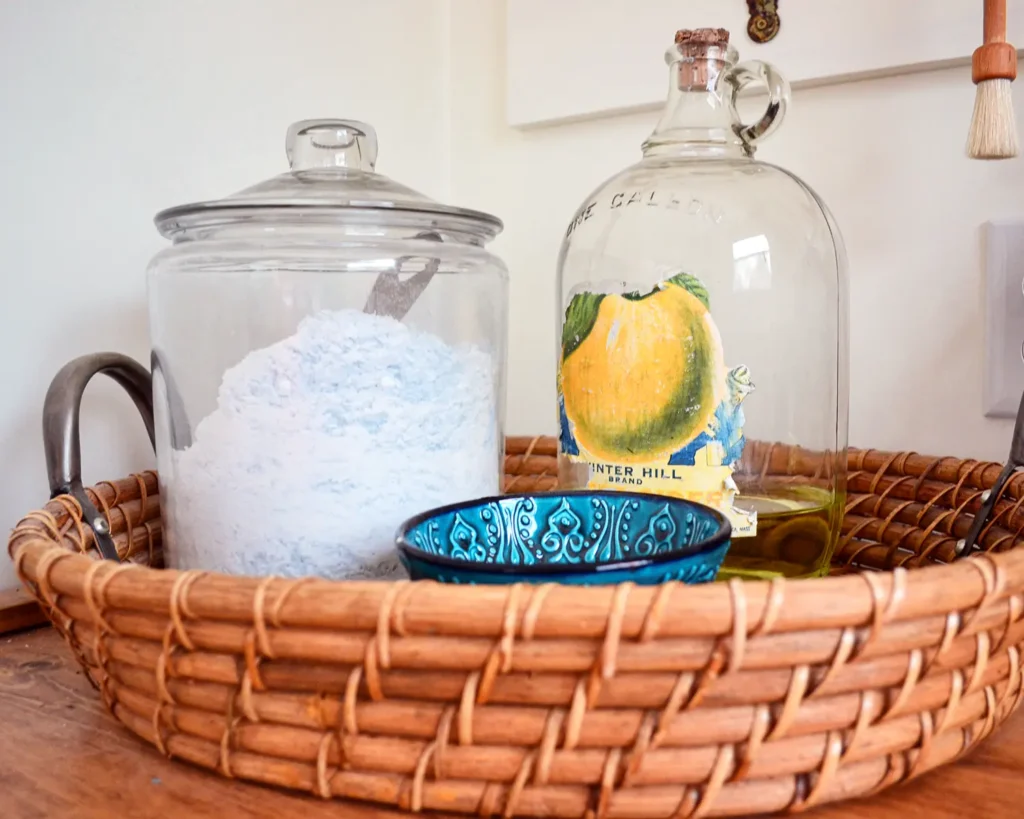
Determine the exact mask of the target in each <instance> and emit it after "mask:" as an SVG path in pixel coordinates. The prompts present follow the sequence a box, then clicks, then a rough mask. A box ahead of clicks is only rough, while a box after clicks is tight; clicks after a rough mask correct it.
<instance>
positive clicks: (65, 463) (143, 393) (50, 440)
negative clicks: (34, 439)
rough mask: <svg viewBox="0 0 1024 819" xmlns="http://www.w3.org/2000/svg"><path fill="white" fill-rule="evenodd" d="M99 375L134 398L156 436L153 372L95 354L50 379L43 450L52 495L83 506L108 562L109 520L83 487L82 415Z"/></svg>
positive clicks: (111, 550)
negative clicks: (84, 397)
mask: <svg viewBox="0 0 1024 819" xmlns="http://www.w3.org/2000/svg"><path fill="white" fill-rule="evenodd" d="M97 373H103V374H104V375H106V376H109V377H110V378H112V379H114V380H115V381H116V382H117V383H118V384H120V385H121V386H122V387H124V389H125V392H127V393H128V396H129V397H130V398H131V399H132V401H133V402H134V404H135V406H136V408H137V409H138V410H139V414H140V415H141V416H142V421H143V423H144V424H145V425H146V432H147V433H148V434H149V442H150V443H151V444H154V436H153V387H152V381H151V379H150V375H149V371H148V370H146V368H145V367H143V366H142V365H141V364H139V363H138V362H137V361H134V360H133V359H131V358H128V356H124V355H120V354H119V353H95V354H94V355H86V356H82V357H81V358H76V359H75V360H74V361H71V362H69V363H68V364H65V365H64V366H63V367H62V368H61V370H60V372H58V373H57V375H56V376H54V379H53V381H51V382H50V388H49V389H48V390H47V391H46V400H45V401H44V402H43V450H44V452H45V454H46V477H47V480H48V481H49V483H50V497H51V498H55V497H57V496H58V495H71V496H72V497H74V498H75V500H77V501H78V503H79V504H80V505H81V507H82V513H83V521H84V522H85V523H86V524H87V525H88V526H89V527H90V528H91V529H92V530H93V533H94V535H95V536H96V547H97V548H98V549H99V552H100V554H101V555H103V557H104V558H106V559H107V560H118V559H119V558H118V556H117V549H116V548H115V546H114V540H113V538H112V537H111V536H110V524H109V523H108V521H107V520H106V519H105V518H104V517H103V515H101V514H100V513H99V511H98V510H97V509H96V507H95V506H94V505H93V503H92V501H90V500H89V497H88V496H87V495H86V494H85V490H84V489H83V488H82V442H81V438H80V437H79V414H80V411H81V408H82V395H83V394H84V393H85V388H86V386H87V385H88V384H89V381H90V380H92V377H93V376H94V375H96V374H97Z"/></svg>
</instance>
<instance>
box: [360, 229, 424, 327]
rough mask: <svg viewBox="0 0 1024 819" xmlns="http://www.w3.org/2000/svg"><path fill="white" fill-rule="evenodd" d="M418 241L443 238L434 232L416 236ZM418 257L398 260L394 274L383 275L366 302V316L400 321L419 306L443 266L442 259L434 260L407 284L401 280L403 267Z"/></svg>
mask: <svg viewBox="0 0 1024 819" xmlns="http://www.w3.org/2000/svg"><path fill="white" fill-rule="evenodd" d="M416 238H417V239H429V240H430V241H432V242H440V241H441V236H440V235H439V234H437V233H435V232H434V231H432V230H431V231H425V232H423V233H419V234H417V235H416ZM414 258H416V257H415V256H403V257H402V258H401V259H399V260H398V262H397V264H396V265H395V268H396V269H395V270H394V271H388V272H387V273H381V274H380V275H379V276H378V277H377V280H376V281H375V282H374V283H373V289H372V290H371V291H370V297H369V298H368V299H367V300H366V305H365V306H364V307H363V312H364V313H372V314H373V315H376V316H391V318H393V319H396V320H398V321H401V320H402V319H403V318H404V317H405V315H406V314H407V313H408V312H409V311H410V310H411V309H412V306H413V304H415V303H416V299H418V298H419V297H420V294H421V293H422V292H423V291H424V290H425V289H426V287H427V285H428V284H429V283H430V280H431V279H432V278H433V277H434V274H435V273H437V269H438V268H439V267H440V266H441V260H440V259H431V260H430V261H429V262H428V263H427V265H426V267H424V268H423V269H422V270H421V271H419V272H418V273H414V274H413V275H412V276H410V277H409V278H408V279H405V280H404V281H403V280H401V279H399V272H400V271H401V269H402V265H403V264H406V263H407V262H408V261H409V260H410V259H414Z"/></svg>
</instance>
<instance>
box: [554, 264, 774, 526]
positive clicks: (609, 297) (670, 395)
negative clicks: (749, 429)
mask: <svg viewBox="0 0 1024 819" xmlns="http://www.w3.org/2000/svg"><path fill="white" fill-rule="evenodd" d="M753 389H754V386H753V384H752V383H751V381H750V373H749V372H748V370H747V368H746V367H735V368H733V369H731V370H729V369H727V368H726V366H725V356H724V354H723V349H722V339H721V336H720V335H719V333H718V328H717V327H716V326H715V322H714V320H713V319H712V317H711V309H710V303H709V299H708V293H707V290H706V288H705V287H704V285H703V284H702V283H701V281H700V279H698V278H697V277H696V276H692V275H690V274H688V273H679V274H677V275H675V276H672V277H671V278H668V279H665V280H664V281H661V282H659V283H658V284H657V285H655V287H654V288H653V289H651V290H650V291H649V292H646V293H641V292H640V291H631V292H594V291H590V290H584V291H580V292H576V293H574V294H573V295H572V297H571V298H570V300H569V304H568V306H567V308H566V311H565V321H564V323H563V325H562V352H561V357H560V362H559V377H558V393H559V407H560V416H561V417H560V424H561V430H560V433H561V435H560V438H561V447H562V451H563V453H564V454H565V455H567V456H568V457H569V458H570V459H571V460H573V461H576V462H578V463H583V464H586V465H587V466H589V472H590V478H589V480H588V483H587V486H588V488H590V489H626V490H629V489H632V490H636V491H645V492H655V493H658V494H664V495H672V496H675V497H682V498H687V499H689V500H694V501H697V502H699V503H703V504H705V505H707V506H712V507H714V508H716V509H718V510H720V511H721V512H722V513H723V514H725V515H726V516H727V517H728V518H729V520H730V522H731V523H732V525H733V534H734V535H735V536H737V537H743V536H750V535H754V534H755V533H756V531H757V514H756V512H746V511H744V510H741V509H738V508H736V507H735V505H734V501H735V499H736V496H737V495H738V491H737V488H736V484H735V482H734V481H733V479H732V473H733V470H734V468H735V467H734V464H735V463H736V462H737V461H738V460H739V458H740V455H741V454H742V452H743V446H744V443H745V441H744V437H743V423H744V418H743V411H742V409H741V407H740V405H741V404H742V402H743V399H744V398H746V397H747V395H749V394H750V392H751V391H752V390H753Z"/></svg>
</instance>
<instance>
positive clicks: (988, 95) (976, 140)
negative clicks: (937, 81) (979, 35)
mask: <svg viewBox="0 0 1024 819" xmlns="http://www.w3.org/2000/svg"><path fill="white" fill-rule="evenodd" d="M971 74H972V77H973V79H974V84H975V85H977V86H978V91H977V95H976V96H975V98H974V117H973V118H972V119H971V133H970V136H969V137H968V139H967V154H968V155H969V156H970V157H972V158H973V159H1008V158H1009V157H1012V156H1017V123H1016V120H1014V118H1013V97H1012V96H1011V93H1010V83H1011V82H1013V81H1014V80H1015V79H1016V78H1017V49H1015V48H1014V47H1013V46H1012V45H1010V44H1009V43H1008V42H1006V0H985V44H984V45H983V46H981V47H980V48H978V49H976V50H975V52H974V56H973V58H972V59H971Z"/></svg>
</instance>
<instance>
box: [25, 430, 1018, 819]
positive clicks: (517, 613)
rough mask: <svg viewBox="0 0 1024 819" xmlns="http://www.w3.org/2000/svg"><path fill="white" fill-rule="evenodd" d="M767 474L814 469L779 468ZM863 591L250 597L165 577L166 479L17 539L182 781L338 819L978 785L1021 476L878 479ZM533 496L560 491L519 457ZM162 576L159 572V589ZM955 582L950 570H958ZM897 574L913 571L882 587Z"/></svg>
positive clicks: (277, 593)
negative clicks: (212, 784) (188, 767)
mask: <svg viewBox="0 0 1024 819" xmlns="http://www.w3.org/2000/svg"><path fill="white" fill-rule="evenodd" d="M751 446H752V448H751V457H756V458H757V459H758V461H757V462H758V463H759V464H760V465H761V468H762V469H763V470H764V471H765V474H803V472H805V471H806V470H807V469H808V468H813V459H808V458H806V457H805V455H804V453H801V452H800V451H798V450H792V449H787V448H784V447H770V446H763V445H757V444H752V445H751ZM849 466H850V473H851V474H850V479H849V488H850V495H849V501H848V505H847V515H846V519H845V523H844V526H843V532H844V535H843V540H842V542H841V544H840V547H839V548H838V549H837V552H836V565H835V570H836V573H837V575H838V576H834V577H829V578H825V579H821V580H802V581H782V580H776V581H773V582H770V583H769V582H763V583H746V584H743V583H740V582H738V581H733V582H731V583H728V584H725V583H719V584H710V585H707V586H700V587H684V586H681V585H678V584H673V583H670V584H666V585H664V586H660V587H655V588H641V587H633V586H631V585H629V584H625V585H621V586H617V587H603V588H602V587H595V588H570V587H561V586H536V587H527V586H509V587H450V586H440V585H437V584H433V583H409V582H396V583H356V582H351V583H331V582H327V581H321V580H298V581H292V580H282V579H276V578H262V579H260V578H238V577H226V576H219V575H210V574H204V573H201V572H185V573H179V572H173V571H164V570H154V569H150V568H145V565H144V564H152V565H154V566H159V565H160V559H161V551H160V550H161V541H160V516H159V495H158V487H157V481H156V476H155V475H154V474H152V473H146V474H143V475H139V476H134V477H131V478H127V479H124V480H121V481H115V482H108V483H103V484H100V485H98V486H97V487H95V488H94V489H93V490H91V492H90V494H91V496H92V497H93V499H94V501H95V502H96V505H97V506H98V508H100V509H102V510H103V511H104V512H105V514H106V515H107V517H108V520H109V522H110V527H111V530H112V532H113V535H114V541H115V543H116V545H117V548H118V550H119V553H120V554H121V555H122V557H127V558H128V561H129V562H128V563H122V564H120V565H118V564H114V563H111V562H109V561H98V560H96V559H95V558H96V555H95V553H94V551H93V549H92V535H91V532H90V530H89V529H88V528H87V527H85V526H83V525H82V523H81V521H80V512H79V509H78V506H77V503H76V502H75V501H74V500H73V499H71V498H70V497H68V496H64V497H60V498H57V499H56V500H54V501H51V502H50V503H49V504H47V506H46V507H45V508H44V509H42V510H39V511H36V512H33V513H30V514H29V515H28V516H27V517H26V518H25V519H24V520H23V521H22V522H21V523H20V524H19V525H18V527H17V528H16V529H15V531H14V532H13V534H12V536H11V539H10V550H11V554H12V556H13V558H14V560H15V564H16V566H17V568H18V571H19V573H20V575H21V577H22V578H23V580H24V582H25V584H26V586H27V587H28V588H30V589H31V590H32V591H33V593H34V594H35V595H36V596H37V598H38V599H39V600H40V601H41V602H42V604H43V605H44V607H45V608H46V610H47V611H48V612H49V614H50V617H51V619H52V620H53V622H54V625H55V626H56V627H57V629H58V630H60V632H61V633H62V635H63V636H64V638H65V639H66V641H67V643H68V645H69V646H70V647H71V649H72V651H73V652H74V653H75V655H76V656H77V658H78V660H79V662H80V663H81V664H82V666H83V668H84V669H85V671H86V672H87V674H88V675H89V677H90V679H91V680H92V681H93V682H94V684H95V685H96V687H97V688H98V689H99V691H100V693H101V695H102V697H103V699H104V701H105V702H106V703H107V705H108V706H109V708H110V709H111V711H112V712H113V714H114V715H115V716H116V717H117V718H118V719H119V720H120V721H121V722H123V723H124V724H125V725H126V726H128V728H130V729H131V730H132V731H134V732H135V733H136V734H138V735H139V736H141V737H142V738H143V739H145V740H146V741H148V742H151V743H153V744H154V745H156V746H157V747H158V748H159V749H160V750H161V751H163V752H164V753H166V754H168V755H170V756H173V757H175V758H179V759H183V760H188V761H190V762H193V763H196V764H199V765H203V766H206V767H207V768H210V769H212V770H214V771H217V772H219V773H220V774H221V775H223V776H226V777H235V778H239V779H244V780H252V781H257V782H263V783H268V784H272V785H278V786H282V787H286V788H295V789H300V790H304V791H307V792H311V793H314V794H317V795H319V796H321V797H323V798H331V797H346V798H349V799H360V800H372V801H376V802H380V803H385V804H388V805H394V806H398V807H400V808H402V809H404V810H407V811H411V812H417V811H424V810H430V809H443V810H446V811H450V812H462V813H467V814H474V815H480V816H511V815H523V816H539V815H547V816H559V817H595V819H596V817H609V819H611V817H670V816H679V817H695V816H725V815H737V814H746V813H757V812H772V811H785V810H790V811H797V810H801V809H803V808H806V807H808V806H811V805H814V804H818V803H823V802H828V801H833V800H837V799H844V798H850V797H855V796H859V795H864V794H868V793H872V792H874V791H877V790H879V789H882V788H885V787H888V786H890V785H893V784H895V783H897V782H899V781H901V780H904V779H907V778H909V777H912V776H916V775H918V774H920V773H922V772H924V771H926V770H929V769H931V768H934V767H936V766H938V765H941V764H944V763H946V762H949V761H951V760H952V759H955V758H956V757H958V756H959V755H961V754H963V753H964V752H965V751H967V750H968V749H970V748H971V747H972V746H974V745H976V744H977V743H978V742H979V741H981V740H982V739H983V738H984V737H985V736H987V735H988V734H989V733H990V732H991V731H992V730H994V729H995V728H996V727H997V726H998V724H999V723H1000V722H1002V721H1003V720H1004V719H1005V718H1006V717H1007V716H1008V715H1009V714H1010V713H1011V712H1012V711H1013V710H1014V709H1015V708H1016V707H1017V705H1018V704H1019V702H1020V699H1021V692H1022V686H1021V656H1020V645H1021V643H1022V642H1024V617H1022V615H1024V550H1021V549H1017V548H1015V547H1017V546H1018V545H1019V544H1020V543H1021V531H1022V529H1024V511H1022V510H1021V506H1022V504H1024V494H1022V493H1024V482H1022V480H1024V479H1020V478H1015V479H1013V480H1012V481H1011V482H1010V483H1009V484H1008V486H1007V487H1006V489H1005V490H1004V493H1003V497H1002V498H1001V499H1000V500H999V502H998V504H997V505H996V514H995V516H994V518H993V520H992V521H991V523H990V524H989V525H988V526H987V527H986V530H985V532H984V534H983V536H982V538H981V541H980V542H981V545H982V546H983V549H984V553H981V554H978V555H976V556H974V557H972V558H970V559H967V560H961V561H957V562H956V563H953V564H951V565H938V564H942V563H945V562H946V561H948V560H950V559H951V558H952V556H953V555H954V548H955V544H956V541H957V540H958V539H959V538H960V537H962V536H963V533H964V532H966V529H967V528H968V527H969V525H970V522H971V519H972V517H971V516H972V512H973V511H974V510H976V509H977V508H978V506H979V503H980V495H981V493H982V491H983V490H984V489H986V488H987V487H988V486H990V485H991V484H992V483H993V481H994V480H995V478H996V476H997V475H998V473H999V469H1000V467H999V466H998V465H995V464H985V463H978V462H974V461H960V460H957V459H954V458H945V459H934V458H924V457H921V456H917V455H912V454H891V453H880V452H870V451H858V452H853V453H851V455H850V459H849ZM506 473H507V474H506V488H508V489H514V490H517V491H528V490H543V489H547V488H551V487H553V486H554V484H555V477H554V476H555V473H556V464H555V443H554V441H553V440H551V439H545V438H539V439H517V438H511V439H509V441H508V455H507V458H506ZM140 564H142V565H140ZM931 564H936V565H931ZM876 569H883V570H888V571H872V570H876Z"/></svg>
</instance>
